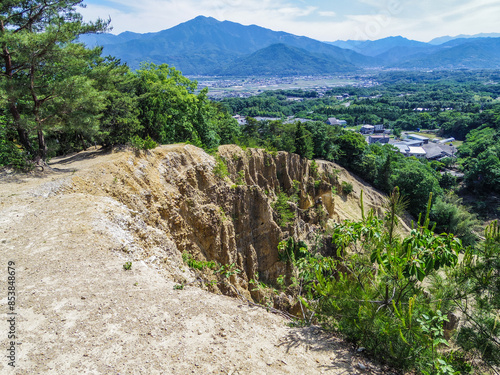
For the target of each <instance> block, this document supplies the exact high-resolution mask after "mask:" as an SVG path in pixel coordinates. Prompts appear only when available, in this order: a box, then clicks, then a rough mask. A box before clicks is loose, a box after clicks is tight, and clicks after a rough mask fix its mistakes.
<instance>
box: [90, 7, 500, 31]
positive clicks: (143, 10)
mask: <svg viewBox="0 0 500 375" xmlns="http://www.w3.org/2000/svg"><path fill="white" fill-rule="evenodd" d="M85 4H87V7H86V8H85V9H82V10H80V12H81V13H82V14H83V15H84V17H85V19H86V20H94V19H96V18H98V17H101V18H108V17H111V25H112V26H113V30H112V33H113V34H119V33H121V32H123V31H133V32H138V33H146V32H156V31H160V30H164V29H168V28H170V27H173V26H175V25H178V24H179V23H182V22H185V21H188V20H190V19H192V18H194V17H196V16H199V15H204V16H211V17H214V18H216V19H218V20H220V21H224V20H228V21H233V22H238V23H241V24H244V25H251V24H255V25H259V26H262V27H266V28H269V29H272V30H276V31H286V32H289V33H293V34H297V35H305V36H308V37H311V38H314V39H318V40H322V41H334V40H338V39H342V40H345V39H358V40H366V39H371V40H374V39H380V38H384V37H387V36H396V35H401V36H404V37H406V38H409V39H415V40H421V41H429V40H431V39H433V38H435V37H439V36H444V35H452V36H454V35H458V34H477V33H483V32H484V33H491V32H500V22H499V20H500V1H498V0H473V1H470V0H469V1H467V0H420V1H410V0H329V1H328V0H311V1H305V0H197V1H195V0H101V1H100V0H86V1H85Z"/></svg>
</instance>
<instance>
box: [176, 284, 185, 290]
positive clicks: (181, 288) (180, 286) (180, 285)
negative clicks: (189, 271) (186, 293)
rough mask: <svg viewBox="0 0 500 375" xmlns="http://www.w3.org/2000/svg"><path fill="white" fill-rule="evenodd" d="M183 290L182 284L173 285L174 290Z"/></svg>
mask: <svg viewBox="0 0 500 375" xmlns="http://www.w3.org/2000/svg"><path fill="white" fill-rule="evenodd" d="M183 289H184V284H175V285H174V290H183Z"/></svg>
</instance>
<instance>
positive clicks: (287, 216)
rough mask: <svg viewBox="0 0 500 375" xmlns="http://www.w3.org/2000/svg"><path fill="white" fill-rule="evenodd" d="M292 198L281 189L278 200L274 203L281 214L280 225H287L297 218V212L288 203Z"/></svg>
mask: <svg viewBox="0 0 500 375" xmlns="http://www.w3.org/2000/svg"><path fill="white" fill-rule="evenodd" d="M289 200H290V198H289V197H288V195H286V194H285V193H284V192H282V191H280V192H279V193H278V195H277V199H276V202H274V204H273V209H274V210H275V211H276V213H277V214H278V216H279V220H278V225H279V226H280V227H285V226H286V225H288V223H290V222H292V221H294V220H295V213H294V212H293V211H292V209H291V207H290V203H288V202H289Z"/></svg>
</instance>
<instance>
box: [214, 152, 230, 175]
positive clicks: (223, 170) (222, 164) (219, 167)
mask: <svg viewBox="0 0 500 375" xmlns="http://www.w3.org/2000/svg"><path fill="white" fill-rule="evenodd" d="M214 157H215V167H214V169H213V172H214V174H215V175H216V176H217V177H219V178H220V179H224V178H226V177H227V176H229V171H228V169H227V164H226V160H225V159H224V158H223V157H222V156H220V155H219V154H216V155H215V156H214Z"/></svg>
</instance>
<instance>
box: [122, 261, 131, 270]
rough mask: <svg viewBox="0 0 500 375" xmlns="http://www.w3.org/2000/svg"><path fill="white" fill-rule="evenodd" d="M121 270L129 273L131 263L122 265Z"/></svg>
mask: <svg viewBox="0 0 500 375" xmlns="http://www.w3.org/2000/svg"><path fill="white" fill-rule="evenodd" d="M123 269H124V270H125V271H129V270H131V269H132V262H125V264H124V265H123Z"/></svg>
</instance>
